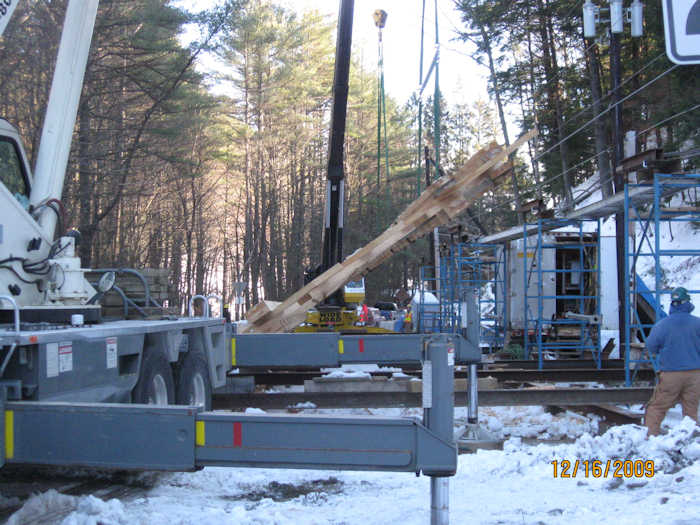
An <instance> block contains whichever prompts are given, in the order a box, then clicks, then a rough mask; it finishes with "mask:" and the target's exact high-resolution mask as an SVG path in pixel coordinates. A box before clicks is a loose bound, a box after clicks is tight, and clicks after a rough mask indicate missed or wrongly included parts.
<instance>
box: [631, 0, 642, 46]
mask: <svg viewBox="0 0 700 525" xmlns="http://www.w3.org/2000/svg"><path fill="white" fill-rule="evenodd" d="M643 13H644V4H642V3H641V2H640V1H639V0H634V2H632V5H631V6H630V19H631V20H630V21H631V25H632V36H633V37H640V36H642V35H643V34H644V14H643Z"/></svg>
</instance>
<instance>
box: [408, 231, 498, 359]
mask: <svg viewBox="0 0 700 525" xmlns="http://www.w3.org/2000/svg"><path fill="white" fill-rule="evenodd" d="M506 257H507V255H506V250H505V249H503V247H502V246H500V245H494V244H479V243H467V244H456V245H452V246H451V247H450V251H449V253H448V254H443V255H442V256H441V257H440V266H439V268H440V272H439V279H436V278H435V276H434V272H433V271H432V267H430V266H428V267H422V268H421V270H420V277H421V292H420V294H421V295H420V302H419V315H418V330H419V331H420V332H443V333H455V332H458V331H459V330H460V328H461V327H462V315H463V312H462V308H461V305H462V304H463V303H464V300H465V297H466V294H471V293H472V290H476V297H477V304H478V309H479V310H478V311H479V312H480V319H479V325H480V329H479V342H480V346H482V347H488V349H489V352H492V351H494V349H496V348H499V347H503V343H504V340H505V319H507V307H508V306H507V300H506V298H507V291H506V271H507V259H506ZM426 285H432V286H430V288H432V289H433V290H437V299H438V302H437V304H435V303H428V302H426V300H425V297H426V296H425V292H426ZM436 285H437V286H436ZM487 286H490V288H491V290H490V291H489V292H487V290H486V287H487Z"/></svg>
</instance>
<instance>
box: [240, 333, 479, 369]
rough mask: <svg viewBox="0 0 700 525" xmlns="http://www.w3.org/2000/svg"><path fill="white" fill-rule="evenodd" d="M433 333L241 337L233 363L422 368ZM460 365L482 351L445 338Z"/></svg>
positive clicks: (463, 341) (247, 365)
mask: <svg viewBox="0 0 700 525" xmlns="http://www.w3.org/2000/svg"><path fill="white" fill-rule="evenodd" d="M431 337H432V335H430V334H383V335H343V334H339V333H310V334H304V333H300V334H238V335H234V336H233V342H232V361H233V362H232V364H233V366H236V367H245V368H265V369H275V368H298V367H338V366H341V365H344V364H361V363H373V364H379V365H389V364H393V365H395V364H400V365H420V364H421V363H422V362H423V359H424V348H425V346H426V344H427V341H429V340H430V338H431ZM444 337H445V338H446V340H447V341H448V342H449V344H451V345H452V348H453V350H454V354H453V355H454V360H455V363H457V364H470V363H478V362H480V361H481V350H480V349H479V348H478V347H477V346H476V345H475V344H472V343H471V342H469V341H467V340H466V339H464V338H463V337H461V336H460V335H452V336H447V335H444Z"/></svg>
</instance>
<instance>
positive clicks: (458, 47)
mask: <svg viewBox="0 0 700 525" xmlns="http://www.w3.org/2000/svg"><path fill="white" fill-rule="evenodd" d="M281 2H282V3H283V4H284V5H287V6H288V7H291V8H293V9H298V10H304V9H316V10H318V11H320V12H321V13H327V14H328V15H330V16H332V17H336V18H337V16H338V12H339V5H340V2H338V1H333V0H281ZM377 9H383V10H384V11H386V13H387V15H388V16H387V21H386V26H385V27H384V29H383V33H382V34H383V38H382V39H383V42H384V83H385V86H386V90H387V92H388V93H389V94H390V95H391V96H393V97H394V98H395V99H396V100H397V101H398V102H400V103H403V102H405V101H407V100H408V99H409V97H410V96H411V94H412V93H413V92H415V91H416V89H417V87H418V81H419V64H420V38H421V11H422V2H421V0H355V10H354V17H353V52H354V53H360V55H359V57H360V60H361V61H362V63H363V64H364V65H365V66H367V67H368V68H371V69H375V68H376V64H377V41H378V34H377V33H378V30H377V27H376V26H375V24H374V19H373V16H372V15H373V13H374V11H375V10H377ZM437 10H438V29H439V40H440V88H441V90H442V92H443V93H444V95H445V96H446V98H447V100H448V102H451V103H464V102H472V101H474V100H476V99H477V98H479V97H481V98H483V99H486V98H487V94H486V81H487V80H486V79H487V77H486V75H487V73H488V71H487V70H486V68H485V67H483V66H479V65H477V64H476V63H475V62H474V60H473V59H472V58H471V57H470V56H469V53H470V51H471V50H472V48H471V46H469V45H467V44H465V43H463V42H461V41H455V37H456V32H457V31H458V30H460V29H464V24H463V23H462V22H461V19H460V15H459V13H458V12H457V11H456V10H455V9H454V2H453V0H437ZM425 11H426V13H425V37H424V38H425V41H424V66H423V68H424V69H423V71H424V74H425V73H427V71H428V68H429V67H430V62H431V60H432V58H433V55H434V54H435V3H434V2H433V1H430V0H427V1H426V7H425ZM356 56H357V55H356ZM433 86H434V78H431V79H430V83H429V85H428V86H427V87H426V95H430V94H432V93H433Z"/></svg>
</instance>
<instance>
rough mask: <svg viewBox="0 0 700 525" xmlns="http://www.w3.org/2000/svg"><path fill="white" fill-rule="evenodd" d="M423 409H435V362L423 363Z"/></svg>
mask: <svg viewBox="0 0 700 525" xmlns="http://www.w3.org/2000/svg"><path fill="white" fill-rule="evenodd" d="M423 408H433V362H432V361H425V362H424V363H423Z"/></svg>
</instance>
